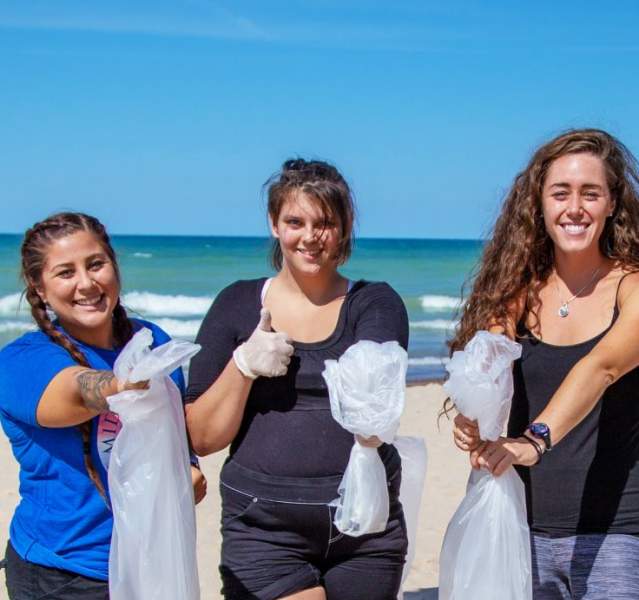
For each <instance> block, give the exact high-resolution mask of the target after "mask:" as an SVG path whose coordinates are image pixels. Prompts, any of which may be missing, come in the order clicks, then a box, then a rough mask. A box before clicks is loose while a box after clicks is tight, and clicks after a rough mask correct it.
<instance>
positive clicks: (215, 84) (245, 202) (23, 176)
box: [0, 0, 639, 238]
mask: <svg viewBox="0 0 639 600" xmlns="http://www.w3.org/2000/svg"><path fill="white" fill-rule="evenodd" d="M638 20H639V3H637V2H636V1H634V0H615V2H609V3H602V2H594V1H590V0H586V1H583V0H582V1H581V2H576V1H566V2H550V1H546V0H538V1H536V2H512V1H502V0H495V1H489V0H484V1H483V2H477V1H472V0H469V1H465V2H457V1H455V0H452V1H447V2H441V1H440V2H429V1H397V2H373V1H364V0H355V1H350V2H349V1H347V0H341V1H337V0H335V1H333V0H314V1H313V2H311V1H296V0H286V1H285V2H284V1H279V0H275V1H273V0H269V1H263V0H255V1H243V0H236V1H233V2H231V1H224V2H222V1H221V2H217V1H213V0H182V1H178V0H175V1H168V0H154V1H153V2H151V1H146V0H137V1H136V2H133V3H132V2H124V1H120V0H111V1H109V2H90V1H87V0H82V1H80V0H56V1H55V2H52V1H51V0H3V1H2V3H0V89H1V90H2V92H1V94H0V98H1V101H0V107H1V109H0V159H1V160H0V203H1V204H2V210H1V213H0V214H1V215H2V222H1V223H0V231H5V232H21V231H23V230H24V229H25V228H26V227H28V226H29V225H31V224H32V223H33V222H34V221H36V220H38V219H40V218H42V217H44V216H45V215H47V214H49V213H51V212H54V211H57V210H61V209H75V210H83V211H86V212H90V213H93V214H96V215H97V216H99V217H100V218H101V219H102V220H103V221H104V222H105V223H106V224H107V226H108V227H109V229H110V230H111V231H112V232H114V233H158V234H171V233H174V234H201V235H208V234H212V235H213V234H226V235H262V234H265V233H266V231H267V230H266V220H265V216H264V202H263V199H262V196H261V185H262V183H263V182H264V181H265V180H266V179H267V178H268V177H269V175H271V174H272V173H273V172H274V171H276V170H277V168H278V166H279V165H280V164H281V162H282V161H283V160H284V159H286V158H288V157H290V156H298V155H299V156H304V157H314V158H323V159H328V160H330V161H332V162H333V163H335V164H336V165H337V166H338V167H339V168H340V169H341V170H342V171H343V173H344V174H345V176H346V177H347V179H348V180H349V182H350V183H351V184H352V187H353V189H354V191H355V194H356V199H357V204H358V207H359V213H360V214H359V228H358V229H359V234H360V235H361V236H374V237H448V238H450V237H457V238H477V237H480V236H482V235H483V234H485V233H486V231H487V230H488V229H489V227H490V225H491V223H492V220H493V219H494V217H495V215H496V212H497V210H498V206H499V202H500V199H501V198H502V196H503V194H504V191H505V190H506V189H507V187H508V185H509V183H510V182H511V181H512V179H513V177H514V175H515V173H516V172H517V171H518V170H519V169H521V168H522V167H523V165H524V164H525V162H526V160H527V158H528V156H529V155H530V153H531V151H532V150H533V149H534V148H535V146H536V145H538V144H539V143H541V142H543V141H544V140H546V139H547V138H548V137H550V136H552V135H554V134H556V133H558V132H560V131H562V130H564V129H566V128H569V127H580V126H595V127H601V128H605V129H607V130H609V131H610V132H612V133H613V134H615V135H617V136H618V137H620V138H621V140H622V141H624V142H625V143H626V145H628V146H629V147H630V149H631V150H632V151H633V152H635V154H639V119H638V118H637V117H638V114H637V109H636V107H637V105H638V100H637V98H639V77H638V76H639V41H637V33H636V31H637V23H638Z"/></svg>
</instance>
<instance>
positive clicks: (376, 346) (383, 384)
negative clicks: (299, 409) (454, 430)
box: [322, 340, 426, 598]
mask: <svg viewBox="0 0 639 600" xmlns="http://www.w3.org/2000/svg"><path fill="white" fill-rule="evenodd" d="M324 364H325V370H324V372H323V373H322V375H323V376H324V379H325V380H326V384H327V386H328V394H329V398H330V402H331V413H332V415H333V418H334V419H335V420H336V421H337V422H338V423H339V424H340V425H341V426H342V427H344V428H345V429H347V430H348V431H350V432H351V433H353V434H358V435H361V436H363V437H370V436H373V435H375V436H377V437H378V438H380V439H381V440H382V441H383V442H386V443H392V444H394V445H395V446H396V448H397V450H398V452H399V455H400V458H401V461H402V482H401V487H400V492H399V498H400V502H401V503H402V507H403V509H404V518H405V521H406V529H407V535H408V553H407V557H406V563H405V565H404V571H403V575H402V583H403V582H404V580H405V579H406V577H407V575H408V572H409V571H410V566H411V563H412V559H413V557H414V555H415V538H416V532H417V520H418V516H419V508H420V506H421V497H422V491H423V488H424V480H425V477H426V445H425V444H424V440H423V439H422V438H417V437H409V436H395V433H396V431H397V428H398V427H399V419H400V417H401V414H402V412H403V410H404V400H405V394H406V369H407V367H408V356H407V355H406V351H405V350H404V349H403V348H402V347H401V346H400V345H399V344H398V343H397V342H384V343H382V344H380V343H377V342H371V341H367V340H362V341H359V342H357V343H356V344H353V345H352V346H351V347H350V348H348V349H347V350H346V352H344V354H342V356H341V357H340V358H339V360H337V361H335V360H327V361H325V363H324ZM337 491H338V494H339V497H338V498H336V499H335V500H334V501H333V502H332V503H331V504H332V505H334V506H336V507H337V509H336V511H335V519H334V523H335V525H336V527H337V528H338V529H339V531H341V532H342V533H344V534H346V535H350V536H354V537H357V536H360V535H364V534H367V533H378V532H381V531H384V530H385V529H386V526H387V524H388V514H389V498H388V485H387V482H386V470H385V468H384V464H383V463H382V461H381V459H380V457H379V453H378V452H377V449H376V448H368V447H365V446H362V445H361V444H359V443H358V442H357V440H356V441H355V443H354V445H353V449H352V450H351V455H350V459H349V461H348V465H347V466H346V471H345V472H344V476H343V477H342V481H341V482H340V485H339V487H338V490H337ZM401 596H402V595H401V592H400V596H399V597H400V598H401Z"/></svg>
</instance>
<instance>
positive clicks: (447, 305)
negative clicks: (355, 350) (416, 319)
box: [419, 294, 461, 312]
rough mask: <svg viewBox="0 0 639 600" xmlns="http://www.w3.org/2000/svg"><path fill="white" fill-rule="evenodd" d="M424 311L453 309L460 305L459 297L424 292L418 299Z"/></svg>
mask: <svg viewBox="0 0 639 600" xmlns="http://www.w3.org/2000/svg"><path fill="white" fill-rule="evenodd" d="M419 301H420V303H421V305H422V308H423V309H424V310H425V311H427V312H428V311H442V310H455V309H456V308H459V306H460V305H461V300H460V298H457V297H454V296H437V295H432V294H426V295H424V296H421V297H420V299H419Z"/></svg>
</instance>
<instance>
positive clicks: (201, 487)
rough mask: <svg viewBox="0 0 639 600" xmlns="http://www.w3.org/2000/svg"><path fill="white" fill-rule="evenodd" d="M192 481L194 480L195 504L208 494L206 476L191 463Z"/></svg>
mask: <svg viewBox="0 0 639 600" xmlns="http://www.w3.org/2000/svg"><path fill="white" fill-rule="evenodd" d="M191 481H192V482H193V496H195V504H198V503H199V502H200V501H201V500H202V499H203V498H204V496H206V477H204V473H202V471H200V469H198V468H197V467H196V466H195V465H191Z"/></svg>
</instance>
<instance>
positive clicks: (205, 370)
mask: <svg viewBox="0 0 639 600" xmlns="http://www.w3.org/2000/svg"><path fill="white" fill-rule="evenodd" d="M241 283H243V282H237V283H235V284H233V285H230V286H229V287H227V288H225V289H224V290H222V291H221V292H220V293H219V294H218V295H217V297H216V298H215V301H214V302H213V304H212V305H211V308H210V309H209V311H208V313H207V314H206V316H205V317H204V321H202V325H201V326H200V330H199V331H198V334H197V337H196V338H195V342H196V343H197V344H200V345H201V346H202V349H201V350H200V351H199V352H198V353H197V354H196V355H195V356H194V357H193V358H192V360H191V364H190V366H189V385H188V388H187V391H186V401H187V402H193V401H195V400H197V399H198V398H199V397H200V396H201V395H202V394H203V393H204V392H206V390H207V389H208V388H209V387H210V386H211V385H212V384H213V382H214V381H215V380H216V379H217V378H218V377H219V376H220V374H221V373H222V371H223V370H224V368H225V367H226V365H227V364H228V362H229V360H230V359H231V356H233V351H234V350H235V348H236V347H237V346H238V345H239V343H240V342H241V339H240V335H241V332H240V328H239V327H238V323H242V322H245V323H249V322H253V321H254V322H255V325H257V323H258V321H259V307H257V305H256V306H252V304H249V303H248V302H247V300H246V297H245V296H246V293H245V292H246V290H243V289H242V286H241V285H240V284H241Z"/></svg>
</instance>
